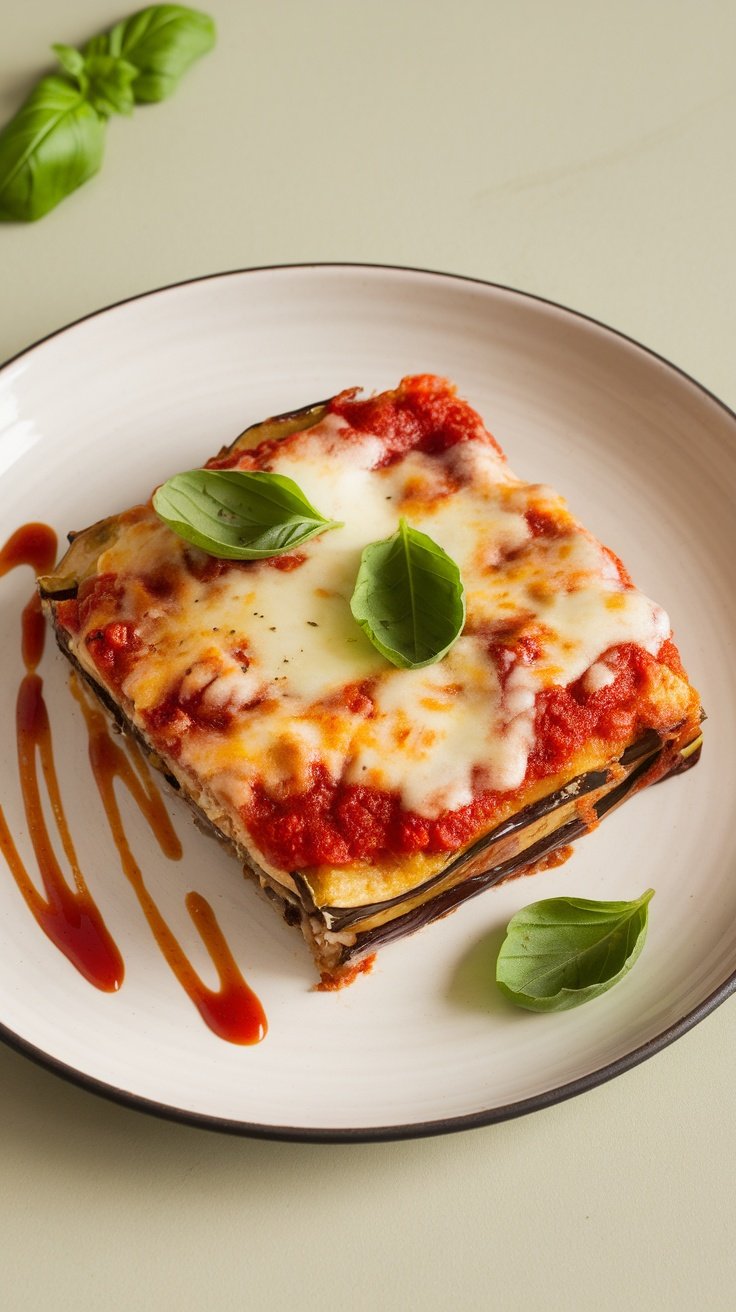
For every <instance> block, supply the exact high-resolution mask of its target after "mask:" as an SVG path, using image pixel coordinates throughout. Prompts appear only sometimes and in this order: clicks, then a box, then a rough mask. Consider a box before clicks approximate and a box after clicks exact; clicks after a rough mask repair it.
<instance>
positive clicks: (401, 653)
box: [350, 519, 465, 670]
mask: <svg viewBox="0 0 736 1312" xmlns="http://www.w3.org/2000/svg"><path fill="white" fill-rule="evenodd" d="M350 608H351V610H352V612H353V616H354V618H355V619H356V620H357V621H358V624H359V625H360V627H361V628H362V629H363V632H364V633H365V634H366V636H367V637H368V638H370V641H371V642H372V643H373V646H374V647H376V648H377V649H378V651H380V652H381V654H382V655H383V656H385V657H386V659H387V660H389V661H391V664H392V665H397V666H399V667H400V668H402V669H406V670H419V669H422V668H423V666H425V665H433V664H434V663H435V661H439V660H441V659H442V657H443V656H445V655H446V654H447V652H448V651H449V650H450V648H451V647H452V646H453V645H454V643H455V642H457V639H458V638H459V637H460V634H461V633H462V631H463V625H464V624H465V593H464V589H463V583H462V579H461V577H460V570H459V569H458V567H457V565H456V564H455V561H454V560H453V559H452V558H451V557H450V556H448V555H447V552H446V551H443V549H442V547H440V546H438V544H437V543H436V542H433V541H432V539H431V538H430V537H428V536H427V534H426V533H420V532H419V530H418V529H416V528H412V527H411V525H410V524H407V522H406V520H405V519H402V520H400V522H399V527H398V529H397V531H396V533H394V535H393V537H390V538H386V539H385V540H384V541H382V542H372V543H370V545H369V546H367V547H366V548H365V550H364V551H363V555H362V557H361V561H360V569H359V570H358V577H357V579H356V581H355V590H354V592H353V596H352V600H351V602H350Z"/></svg>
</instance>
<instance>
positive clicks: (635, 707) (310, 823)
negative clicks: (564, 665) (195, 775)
mask: <svg viewBox="0 0 736 1312" xmlns="http://www.w3.org/2000/svg"><path fill="white" fill-rule="evenodd" d="M533 655H534V653H533V652H530V653H527V658H528V659H532V658H533ZM521 658H522V659H524V658H525V655H524V653H523V652H522V653H521ZM606 659H607V661H608V663H609V664H610V665H612V666H613V667H614V668H615V670H616V678H615V679H614V681H613V683H611V684H609V685H608V686H607V687H605V688H601V689H599V690H598V691H597V692H594V693H589V692H586V690H585V687H584V682H583V679H580V680H578V681H577V682H576V683H573V684H571V685H570V686H569V687H567V688H560V687H554V688H550V689H547V690H546V691H544V692H542V693H540V694H539V695H538V697H537V703H536V724H535V745H534V747H533V749H532V752H531V754H530V756H529V762H528V769H527V774H526V779H525V784H529V783H531V782H532V781H534V780H535V779H541V778H545V777H547V776H549V775H552V774H555V773H557V771H559V770H561V769H562V768H563V767H564V766H565V765H566V764H567V763H568V762H569V761H570V760H571V759H572V758H573V756H574V754H575V752H576V751H577V750H579V749H580V748H581V747H582V746H583V745H584V744H585V743H586V742H589V741H590V740H591V739H592V738H600V739H602V740H604V741H610V742H620V741H626V740H627V739H629V738H630V737H633V736H635V735H636V733H637V732H640V731H643V730H644V729H645V728H651V727H654V728H656V727H657V723H656V711H655V709H654V708H653V707H650V706H649V705H648V702H647V699H646V696H645V695H642V694H643V690H644V689H645V688H646V685H647V683H648V680H649V678H650V676H651V672H652V669H653V667H655V666H656V665H657V664H658V663H660V662H659V661H658V660H657V658H655V657H653V656H650V655H649V653H648V652H646V651H644V650H643V649H642V648H639V647H637V646H635V645H634V644H631V643H628V644H624V645H622V646H620V647H617V648H614V649H612V650H611V651H610V652H608V653H607V655H606ZM660 660H661V663H663V664H667V665H669V666H670V668H673V669H674V668H675V663H676V662H677V663H679V656H678V654H677V650H676V648H675V647H674V644H672V643H665V644H664V645H663V647H662V651H661V657H660ZM502 681H503V680H502ZM513 796H514V794H512V793H499V792H497V791H494V790H492V789H483V788H479V790H478V792H477V794H476V796H475V798H474V799H473V801H472V802H471V803H469V804H468V805H467V806H464V807H461V808H460V809H459V810H457V811H445V812H443V813H442V814H440V815H439V816H437V817H434V818H428V817H426V816H420V815H417V814H416V813H415V812H411V811H405V810H403V808H402V807H401V803H400V799H399V797H398V796H397V795H396V794H393V793H386V792H383V791H381V790H379V789H375V788H369V787H365V786H362V785H360V784H343V783H337V784H336V783H334V782H333V781H332V780H331V779H330V778H329V776H328V775H327V772H326V770H325V769H324V768H323V767H321V766H316V767H314V768H313V774H312V786H311V788H309V789H307V790H305V791H304V792H301V793H297V794H292V795H291V796H288V797H279V798H275V797H272V796H270V795H269V794H268V793H267V792H266V791H265V789H264V788H263V787H260V786H256V787H255V788H254V790H253V794H252V798H251V801H250V803H249V804H248V806H247V807H245V808H244V811H243V818H244V820H245V823H246V824H247V826H248V828H249V830H250V832H251V833H252V834H253V837H254V839H255V840H256V842H257V843H258V846H259V847H260V849H261V851H263V852H264V853H265V855H266V856H267V857H268V858H269V859H270V860H271V861H273V862H274V863H275V864H278V865H281V866H282V867H284V868H286V869H290V870H297V869H300V868H303V867H305V866H314V865H323V864H324V865H328V864H335V865H342V864H346V863H347V862H349V861H353V860H366V859H371V858H375V857H378V856H380V855H385V854H391V853H398V854H404V853H411V852H447V851H452V850H453V849H454V848H456V847H458V846H460V845H461V844H463V843H467V842H469V841H470V840H471V839H472V838H473V837H474V836H475V835H476V834H477V833H478V832H479V830H481V829H482V828H483V827H485V826H487V825H488V824H489V823H492V821H493V817H494V815H495V814H497V812H498V810H499V807H500V805H501V804H502V803H503V802H506V801H508V800H510V799H511V798H512V797H513Z"/></svg>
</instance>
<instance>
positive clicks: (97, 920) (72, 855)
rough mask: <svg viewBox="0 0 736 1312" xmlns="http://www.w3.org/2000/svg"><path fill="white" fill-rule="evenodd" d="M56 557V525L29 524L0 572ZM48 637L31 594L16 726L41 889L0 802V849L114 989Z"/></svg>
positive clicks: (54, 931) (47, 919)
mask: <svg viewBox="0 0 736 1312" xmlns="http://www.w3.org/2000/svg"><path fill="white" fill-rule="evenodd" d="M55 558H56V534H55V533H54V531H53V529H50V528H48V527H47V525H45V524H26V525H25V526H24V527H23V528H20V529H18V530H17V531H16V532H15V533H13V535H12V537H10V538H9V539H8V541H7V542H6V543H5V545H4V546H3V547H2V549H0V577H2V575H4V574H7V573H8V572H9V571H10V570H11V569H16V568H18V567H19V566H21V565H30V566H31V567H32V568H33V569H34V571H35V573H37V574H40V573H45V572H47V571H48V570H50V569H51V568H52V566H53V564H54V560H55ZM44 637H45V624H44V618H43V615H42V613H41V605H40V601H39V599H38V597H37V596H35V595H34V596H33V597H32V598H31V600H30V601H29V602H28V603H27V605H26V606H25V607H24V609H23V615H22V621H21V651H22V655H23V664H24V666H25V675H24V677H23V678H22V680H21V683H20V687H19V689H18V696H17V700H16V710H15V723H16V741H17V750H18V772H19V775H20V784H21V792H22V796H23V809H24V811H25V816H26V824H27V826H28V835H29V838H30V840H31V844H32V846H33V852H34V856H35V858H36V863H37V865H38V870H39V874H40V876H41V882H42V885H43V893H40V892H39V890H38V889H37V888H36V885H35V884H34V883H33V881H32V880H31V878H30V876H29V874H28V872H27V870H26V868H25V865H24V863H23V861H22V860H21V857H20V854H19V852H18V849H17V847H16V845H15V842H14V840H13V837H12V835H11V833H10V829H9V828H8V824H7V821H6V818H5V813H4V812H3V809H2V807H0V851H1V852H2V853H3V856H4V857H5V859H6V861H7V863H8V866H9V867H10V871H11V874H12V875H13V878H14V879H15V882H16V884H17V886H18V890H19V892H20V894H21V896H22V897H23V900H24V901H25V903H26V906H27V907H28V909H29V911H30V912H31V914H32V915H33V917H34V919H35V920H36V922H37V924H38V925H39V926H40V928H41V929H42V930H43V932H44V934H46V936H47V938H49V939H50V940H51V942H52V943H53V944H54V945H55V946H56V947H57V948H59V950H60V951H61V952H63V953H64V956H65V957H67V958H68V960H69V961H70V962H71V963H72V965H73V966H75V967H76V969H77V970H78V971H79V972H80V974H81V975H83V976H84V978H85V979H87V980H89V982H90V984H94V986H95V987H96V988H98V989H102V990H103V991H104V992H106V993H111V992H114V991H115V990H116V989H119V988H120V985H121V984H122V982H123V975H124V966H123V959H122V957H121V955H120V952H119V951H118V948H117V946H116V944H115V942H114V940H113V938H112V936H111V935H110V933H109V931H108V929H107V927H106V925H105V922H104V921H103V919H102V916H101V914H100V911H99V908H98V906H97V904H96V902H95V901H94V899H93V897H92V895H91V893H90V891H89V889H88V887H87V884H86V881H85V878H84V875H83V874H82V871H81V870H80V868H79V862H78V860H77V854H76V851H75V848H74V843H73V841H72V836H71V833H70V832H69V826H68V824H67V821H66V816H65V814H64V807H63V804H62V800H61V792H60V789H59V780H58V775H57V771H56V763H55V760H54V753H53V747H52V742H51V727H50V724H49V717H48V712H47V709H46V703H45V701H44V698H43V682H42V680H41V678H40V677H39V675H38V674H37V673H36V667H37V665H38V664H39V662H40V660H41V657H42V655H43V649H44ZM39 764H40V766H41V775H42V777H43V780H44V784H45V786H46V792H47V795H48V800H49V804H50V807H51V814H52V815H53V818H54V823H55V825H56V828H57V830H58V834H59V838H60V840H61V845H62V847H63V849H64V853H65V855H66V859H67V861H68V863H69V867H70V870H71V873H72V877H73V880H74V887H71V886H70V885H69V884H68V883H67V881H66V879H65V877H64V874H63V872H62V869H61V866H60V865H59V861H58V858H57V856H56V853H55V851H54V847H53V844H52V842H51V836H50V834H49V829H48V825H47V823H46V819H45V817H44V812H43V807H42V804H41V788H40V779H39V769H38V767H39Z"/></svg>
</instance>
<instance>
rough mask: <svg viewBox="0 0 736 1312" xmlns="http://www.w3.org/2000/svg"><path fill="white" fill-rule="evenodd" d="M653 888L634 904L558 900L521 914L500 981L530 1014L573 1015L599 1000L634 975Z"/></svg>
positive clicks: (509, 935) (511, 927)
mask: <svg viewBox="0 0 736 1312" xmlns="http://www.w3.org/2000/svg"><path fill="white" fill-rule="evenodd" d="M653 897H654V889H653V888H648V889H647V891H646V892H645V893H642V895H641V897H640V898H637V900H636V901H635V902H593V901H588V900H587V899H586V898H573V897H555V898H547V899H546V901H543V902H534V903H532V905H531V906H528V907H524V908H523V909H522V910H521V911H517V913H516V915H515V916H512V918H511V920H510V921H509V924H508V928H507V931H506V938H505V940H504V942H503V945H502V947H501V951H500V952H499V954H498V961H497V963H496V982H497V984H498V986H499V988H500V989H501V991H502V992H503V993H505V994H506V997H507V998H510V1000H511V1001H512V1002H515V1003H516V1004H517V1006H519V1007H526V1008H527V1009H528V1010H529V1011H567V1010H568V1009H569V1008H570V1007H578V1006H580V1005H581V1003H583V1002H589V1001H590V1000H591V999H592V998H597V997H600V995H601V993H605V992H606V991H607V989H610V988H612V987H613V985H614V984H617V983H618V981H619V980H620V979H623V977H624V975H626V974H627V973H628V971H630V970H631V967H632V966H633V964H634V962H635V961H636V959H637V957H638V956H639V954H640V952H641V950H642V948H643V947H644V941H645V939H646V935H647V919H648V906H649V903H650V901H651V899H652V898H653Z"/></svg>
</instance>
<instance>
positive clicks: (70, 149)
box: [0, 77, 105, 221]
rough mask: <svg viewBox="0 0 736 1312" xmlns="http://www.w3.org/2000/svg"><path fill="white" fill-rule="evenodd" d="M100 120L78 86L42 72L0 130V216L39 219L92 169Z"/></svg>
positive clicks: (101, 140)
mask: <svg viewBox="0 0 736 1312" xmlns="http://www.w3.org/2000/svg"><path fill="white" fill-rule="evenodd" d="M104 149H105V123H104V119H103V118H101V117H100V115H99V114H98V113H97V111H96V110H95V109H94V107H93V106H92V105H90V104H89V102H88V101H87V100H86V99H85V97H84V95H83V94H82V92H81V91H80V90H79V88H78V87H75V86H72V84H71V83H70V82H69V81H67V79H66V78H63V77H45V78H43V79H42V80H41V81H40V82H39V84H38V86H37V87H35V89H34V90H33V91H32V92H31V94H30V96H29V97H28V99H27V100H26V102H25V104H24V105H22V106H21V108H20V109H19V110H18V113H17V114H16V115H15V117H14V118H12V119H11V120H10V122H9V123H6V125H5V127H4V128H3V129H2V131H1V132H0V219H21V220H26V221H27V220H33V219H40V218H41V217H42V215H44V214H48V212H49V210H52V209H53V208H54V206H55V205H58V203H59V201H60V200H63V199H64V197H65V196H68V195H69V194H70V193H71V192H72V191H75V190H76V188H77V187H80V186H81V185H82V183H83V182H86V181H87V179H88V178H91V177H92V175H93V174H94V173H96V172H97V170H98V169H99V167H100V165H101V163H102V156H103V153H104Z"/></svg>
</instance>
